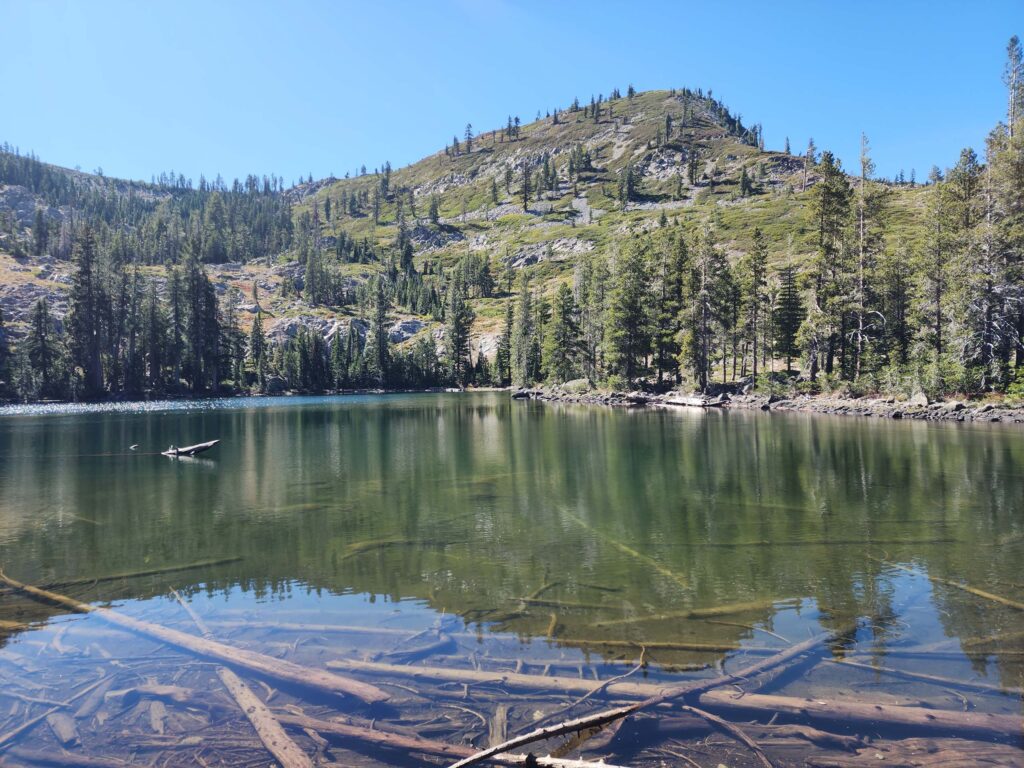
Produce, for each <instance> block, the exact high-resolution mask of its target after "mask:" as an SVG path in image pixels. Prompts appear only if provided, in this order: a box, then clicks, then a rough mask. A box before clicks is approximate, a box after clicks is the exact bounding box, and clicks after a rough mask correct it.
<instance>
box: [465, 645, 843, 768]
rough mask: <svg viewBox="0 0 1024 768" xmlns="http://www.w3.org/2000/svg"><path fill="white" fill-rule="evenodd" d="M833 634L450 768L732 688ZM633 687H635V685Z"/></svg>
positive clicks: (522, 737) (515, 741) (542, 732)
mask: <svg viewBox="0 0 1024 768" xmlns="http://www.w3.org/2000/svg"><path fill="white" fill-rule="evenodd" d="M832 636H833V633H831V632H823V633H821V634H819V635H815V636H814V637H811V638H809V639H807V640H805V641H804V642H802V643H797V644H796V645H794V646H791V647H789V648H787V649H785V650H783V651H780V652H779V653H776V654H775V655H774V656H770V657H769V658H767V659H762V660H761V661H759V662H757V663H755V664H751V665H750V666H749V667H746V668H745V669H742V670H740V671H738V672H736V673H734V674H731V675H721V676H719V677H712V678H707V679H704V680H694V681H691V682H687V683H682V684H680V685H676V686H670V687H668V688H664V689H662V690H661V691H659V692H658V693H657V694H655V695H653V696H650V697H649V698H647V699H644V700H643V701H640V702H637V703H636V704H629V705H627V706H624V707H615V708H614V709H606V710H603V711H601V712H595V713H594V714H591V715H585V716H583V717H579V718H576V719H575V720H569V721H566V722H564V723H560V724H557V725H552V726H548V727H545V728H538V729H536V730H533V731H530V732H529V733H525V734H522V735H520V736H516V737H514V738H512V739H509V740H508V741H506V742H504V743H503V744H498V745H496V746H493V747H488V748H487V749H484V750H481V751H480V752H477V753H476V754H475V755H472V756H471V757H468V758H466V759H464V760H460V761H459V762H457V763H455V764H453V765H452V767H451V768H465V766H469V765H474V764H476V763H479V762H482V761H484V760H487V759H489V758H491V757H493V756H494V755H497V754H501V753H502V752H507V751H508V750H510V749H516V748H517V747H521V746H523V745H526V744H532V743H533V742H535V741H543V740H545V739H550V738H552V737H554V736H561V735H562V734H566V733H576V732H577V731H583V730H587V729H594V728H600V727H601V726H604V725H606V724H608V723H613V722H615V721H616V720H621V719H622V718H624V717H628V716H629V715H631V714H633V713H634V712H639V711H641V710H643V709H647V708H648V707H654V706H657V705H658V704H662V703H664V702H666V701H670V700H672V699H679V698H684V697H687V696H698V695H700V694H701V693H703V692H705V691H710V690H711V689H713V688H718V687H721V686H723V685H732V684H733V683H739V682H742V681H743V680H745V679H747V678H750V677H754V676H755V675H759V674H761V673H763V672H767V671H769V670H772V669H774V668H776V667H778V666H780V665H782V664H787V663H790V662H791V661H793V660H794V659H796V658H798V657H800V656H802V655H804V654H805V653H808V652H810V651H812V650H814V649H816V648H818V647H819V646H821V645H823V644H824V643H825V642H827V641H828V640H829V639H830V638H831V637H832ZM633 685H636V683H634V684H633Z"/></svg>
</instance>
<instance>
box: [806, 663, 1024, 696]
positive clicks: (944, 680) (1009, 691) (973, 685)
mask: <svg viewBox="0 0 1024 768" xmlns="http://www.w3.org/2000/svg"><path fill="white" fill-rule="evenodd" d="M826 661H828V662H829V663H830V664H839V665H841V666H844V667H851V668H853V669H863V670H865V671H867V672H874V673H876V674H882V675H889V676H891V677H900V678H903V679H905V680H920V681H921V682H923V683H931V684H932V685H941V686H947V687H950V688H966V689H967V690H971V691H981V692H983V693H996V694H1001V695H1003V696H1022V695H1024V690H1022V689H1020V688H1009V687H1003V686H1000V685H992V684H991V683H982V682H978V681H975V680H956V679H954V678H952V677H940V676H938V675H926V674H924V673H922V672H907V671H905V670H902V669H892V668H891V667H881V666H875V665H873V664H864V663H862V662H858V661H854V660H852V659H826Z"/></svg>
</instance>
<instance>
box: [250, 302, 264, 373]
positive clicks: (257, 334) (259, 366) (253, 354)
mask: <svg viewBox="0 0 1024 768" xmlns="http://www.w3.org/2000/svg"><path fill="white" fill-rule="evenodd" d="M248 353H249V365H250V366H251V367H252V370H253V373H255V375H256V384H257V386H258V387H259V389H260V391H263V390H265V389H266V386H267V339H266V337H265V336H264V335H263V313H262V312H260V311H259V310H257V311H256V317H255V318H254V319H253V322H252V328H251V329H250V330H249V349H248Z"/></svg>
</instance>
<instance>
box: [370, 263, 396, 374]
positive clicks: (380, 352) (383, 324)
mask: <svg viewBox="0 0 1024 768" xmlns="http://www.w3.org/2000/svg"><path fill="white" fill-rule="evenodd" d="M389 303H390V302H389V300H388V292H387V289H386V286H385V285H384V278H383V275H378V276H377V279H376V280H375V286H374V292H373V321H372V322H371V323H370V337H369V340H368V342H367V353H366V357H367V365H368V370H369V374H370V376H372V377H373V380H374V383H375V385H376V386H378V387H386V386H387V385H388V383H389V381H390V380H389V374H390V368H391V351H390V342H391V339H390V337H389V334H388V328H387V317H388V305H389Z"/></svg>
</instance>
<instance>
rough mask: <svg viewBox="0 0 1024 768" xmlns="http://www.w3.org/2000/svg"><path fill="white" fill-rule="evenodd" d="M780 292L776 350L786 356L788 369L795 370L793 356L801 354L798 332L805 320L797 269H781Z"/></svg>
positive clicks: (777, 307) (776, 321) (776, 326)
mask: <svg viewBox="0 0 1024 768" xmlns="http://www.w3.org/2000/svg"><path fill="white" fill-rule="evenodd" d="M779 283H780V287H779V294H778V300H777V304H776V306H775V310H774V318H775V351H776V353H777V354H780V355H784V356H785V358H786V371H787V372H789V371H792V370H793V357H794V356H796V355H799V354H800V347H799V345H798V344H797V334H798V332H799V330H800V326H801V324H802V323H803V322H804V314H805V313H804V304H803V299H802V298H801V297H800V290H799V288H798V286H797V281H796V269H795V268H794V267H784V268H783V269H781V270H779Z"/></svg>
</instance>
